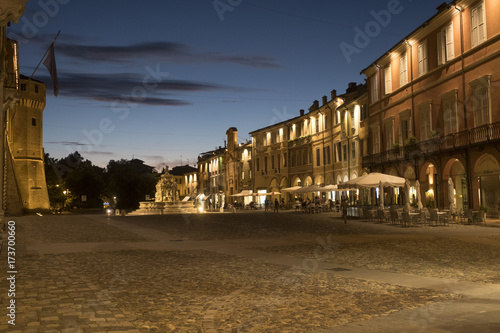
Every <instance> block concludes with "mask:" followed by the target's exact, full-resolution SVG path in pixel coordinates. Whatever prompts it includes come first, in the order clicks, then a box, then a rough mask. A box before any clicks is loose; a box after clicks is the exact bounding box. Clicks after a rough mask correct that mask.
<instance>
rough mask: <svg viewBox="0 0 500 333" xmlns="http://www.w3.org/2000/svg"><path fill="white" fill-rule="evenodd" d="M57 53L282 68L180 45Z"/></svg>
mask: <svg viewBox="0 0 500 333" xmlns="http://www.w3.org/2000/svg"><path fill="white" fill-rule="evenodd" d="M57 52H58V53H60V54H63V55H65V56H67V57H70V58H73V59H79V60H84V61H91V62H96V61H100V62H128V61H135V60H137V59H140V58H149V59H151V58H153V59H157V60H161V61H163V62H174V63H206V62H214V63H232V64H237V65H241V66H248V67H256V68H278V67H280V66H279V65H278V62H277V60H276V59H275V58H272V57H268V56H264V55H232V54H224V53H217V52H200V51H197V50H195V49H194V48H193V47H191V46H189V45H187V44H184V43H178V42H164V41H158V42H147V43H136V44H131V45H113V46H106V45H83V44H77V43H74V42H73V43H71V42H61V43H58V44H57Z"/></svg>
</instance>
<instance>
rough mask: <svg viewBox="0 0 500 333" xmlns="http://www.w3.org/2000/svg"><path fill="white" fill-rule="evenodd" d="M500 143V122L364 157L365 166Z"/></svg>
mask: <svg viewBox="0 0 500 333" xmlns="http://www.w3.org/2000/svg"><path fill="white" fill-rule="evenodd" d="M498 141H500V122H496V123H493V124H486V125H483V126H479V127H475V128H472V129H466V130H463V131H461V132H457V133H452V134H448V135H443V136H437V137H434V138H432V139H429V140H426V141H422V142H417V143H415V144H411V145H406V146H404V147H399V148H395V149H391V150H388V151H384V152H381V153H378V154H372V155H368V156H363V165H373V164H375V165H376V164H384V163H391V162H396V161H400V160H408V159H413V158H416V157H421V156H429V155H433V154H440V153H444V152H450V151H453V150H455V149H462V148H467V147H473V146H482V145H484V144H486V143H489V142H498Z"/></svg>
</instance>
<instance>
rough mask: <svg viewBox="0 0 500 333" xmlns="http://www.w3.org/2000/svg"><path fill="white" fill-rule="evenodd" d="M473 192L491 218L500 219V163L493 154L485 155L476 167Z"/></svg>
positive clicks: (479, 159)
mask: <svg viewBox="0 0 500 333" xmlns="http://www.w3.org/2000/svg"><path fill="white" fill-rule="evenodd" d="M474 179H475V180H474V181H473V182H472V185H473V191H474V192H476V191H477V192H476V193H477V195H478V197H479V198H478V199H479V204H480V205H481V206H484V207H486V208H487V214H488V216H490V217H495V218H497V217H499V216H500V212H499V206H500V163H499V162H498V160H497V159H496V158H495V157H494V156H493V155H491V154H483V155H482V156H481V157H480V158H478V160H477V162H476V164H475V166H474Z"/></svg>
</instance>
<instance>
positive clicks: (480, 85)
mask: <svg viewBox="0 0 500 333" xmlns="http://www.w3.org/2000/svg"><path fill="white" fill-rule="evenodd" d="M490 79H491V77H490V76H487V77H486V78H484V77H483V78H481V79H479V80H476V81H474V82H473V83H471V85H472V93H473V96H472V97H473V101H474V125H475V127H479V126H481V125H485V124H489V123H490Z"/></svg>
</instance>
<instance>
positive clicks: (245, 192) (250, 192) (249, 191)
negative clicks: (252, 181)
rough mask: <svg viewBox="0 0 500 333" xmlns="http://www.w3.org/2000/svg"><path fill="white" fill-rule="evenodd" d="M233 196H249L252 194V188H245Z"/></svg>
mask: <svg viewBox="0 0 500 333" xmlns="http://www.w3.org/2000/svg"><path fill="white" fill-rule="evenodd" d="M231 196H232V197H249V196H252V190H243V191H241V192H240V193H237V194H232V195H231Z"/></svg>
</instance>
